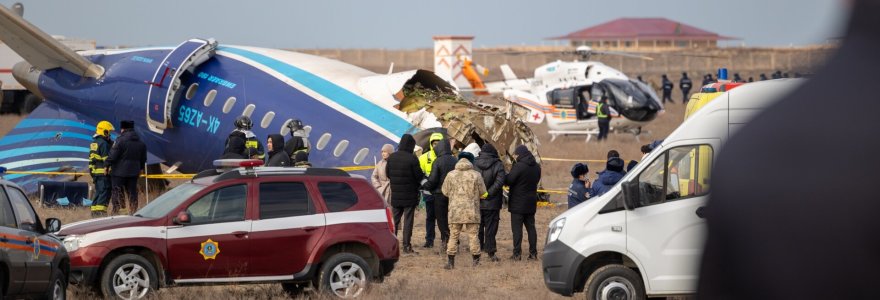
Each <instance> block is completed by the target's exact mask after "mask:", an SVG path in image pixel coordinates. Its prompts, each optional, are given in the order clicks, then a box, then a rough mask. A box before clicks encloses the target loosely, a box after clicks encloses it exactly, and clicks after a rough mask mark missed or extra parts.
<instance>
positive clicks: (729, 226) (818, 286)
mask: <svg viewBox="0 0 880 300" xmlns="http://www.w3.org/2000/svg"><path fill="white" fill-rule="evenodd" d="M847 3H848V6H850V7H851V19H850V22H849V28H848V29H847V30H846V36H845V37H844V38H843V41H842V42H840V43H839V48H838V49H837V51H836V52H837V53H835V54H833V55H832V56H831V57H830V58H829V59H828V60H827V61H826V62H825V63H824V67H821V68H820V69H819V70H818V72H817V74H816V75H815V77H813V78H811V79H809V82H806V83H803V84H802V85H800V86H799V87H798V88H796V89H793V90H792V91H791V92H789V93H787V96H785V97H783V98H782V99H780V100H777V101H773V102H772V103H773V104H772V105H770V106H768V107H767V108H765V109H762V111H761V112H760V114H757V115H756V116H755V117H754V119H753V120H752V121H750V122H749V123H748V124H746V125H744V126H742V128H741V129H740V130H739V131H738V132H737V133H735V134H734V135H733V136H732V137H731V139H730V141H729V142H726V143H724V148H723V149H721V151H720V152H719V154H718V159H717V163H716V164H714V167H715V170H714V171H713V172H712V189H713V190H712V191H711V195H712V196H711V198H710V199H709V200H708V202H707V204H706V208H705V210H704V216H705V217H706V220H707V225H708V227H707V229H708V232H707V233H708V234H707V237H706V246H705V250H704V251H705V252H704V253H703V255H702V259H703V261H702V266H701V267H700V269H701V271H700V276H699V277H700V278H699V285H698V288H697V296H698V298H699V299H832V298H833V299H875V297H877V289H876V286H875V285H876V282H877V277H878V275H877V270H878V269H880V239H878V238H877V232H878V229H880V218H878V217H877V212H878V211H880V201H877V200H878V197H877V195H878V193H877V167H880V157H878V156H877V153H876V152H877V151H876V150H877V149H878V148H880V139H878V138H877V131H878V129H880V125H878V123H877V122H876V121H874V120H876V115H877V111H878V110H880V102H878V101H876V98H874V97H871V96H866V95H871V94H873V93H875V92H876V91H875V89H874V87H876V85H877V83H876V81H877V80H876V75H875V73H876V70H877V69H878V67H880V56H877V53H878V51H880V18H878V17H877V16H878V15H880V1H867V0H861V1H860V0H856V1H849V2H847ZM774 76H775V75H774ZM830 86H832V87H834V88H832V89H829V88H828V87H830ZM768 87H769V86H768ZM829 99H849V100H850V101H848V102H847V105H849V106H850V107H853V108H857V109H850V110H847V112H846V113H829V105H828V100H829ZM766 100H771V99H766ZM817 115H819V116H823V117H822V119H821V121H817V120H816V118H815V116H817ZM771 128H772V130H768V129H771ZM817 140H818V141H822V142H821V143H816V141H817ZM791 149H798V151H791ZM842 149H845V153H841V150H842ZM829 154H830V155H829ZM818 157H830V158H831V159H833V163H829V164H822V168H821V171H817V170H816V165H815V164H811V163H805V162H809V161H815V160H816V158H818ZM780 158H784V159H780ZM770 166H772V170H773V171H772V177H770V178H768V177H766V176H755V174H756V171H763V170H767V169H768V167H770Z"/></svg>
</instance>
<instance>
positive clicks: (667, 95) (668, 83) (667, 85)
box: [661, 74, 675, 104]
mask: <svg viewBox="0 0 880 300" xmlns="http://www.w3.org/2000/svg"><path fill="white" fill-rule="evenodd" d="M661 82H662V85H663V104H666V101H667V100H668V101H669V103H674V102H673V101H672V88H674V87H675V85H673V84H672V80H669V77H666V74H663V77H662V79H661Z"/></svg>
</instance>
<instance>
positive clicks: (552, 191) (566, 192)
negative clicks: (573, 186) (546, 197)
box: [538, 190, 568, 194]
mask: <svg viewBox="0 0 880 300" xmlns="http://www.w3.org/2000/svg"><path fill="white" fill-rule="evenodd" d="M538 193H547V194H568V191H567V190H565V191H563V190H538Z"/></svg>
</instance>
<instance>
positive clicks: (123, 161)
mask: <svg viewBox="0 0 880 300" xmlns="http://www.w3.org/2000/svg"><path fill="white" fill-rule="evenodd" d="M119 127H120V129H121V130H120V134H119V138H117V139H116V142H115V143H113V147H111V148H110V155H109V156H107V160H106V163H107V164H108V165H110V176H111V178H110V180H111V183H112V185H113V192H112V202H113V208H112V213H113V214H114V215H115V214H117V213H118V212H119V209H120V208H122V209H124V208H125V206H126V203H125V202H126V201H125V196H126V194H127V195H128V214H130V215H133V214H134V213H135V212H136V211H137V209H138V191H137V182H138V176H140V175H141V172H142V171H143V169H144V164H146V163H147V145H145V144H144V142H142V141H141V138H140V137H139V136H138V135H137V133H136V132H135V131H134V121H128V120H126V121H122V122H120V124H119Z"/></svg>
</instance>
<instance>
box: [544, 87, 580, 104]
mask: <svg viewBox="0 0 880 300" xmlns="http://www.w3.org/2000/svg"><path fill="white" fill-rule="evenodd" d="M576 97H577V94H576V93H575V91H574V90H573V89H564V90H555V91H552V92H550V103H551V104H553V105H556V107H560V108H573V107H574V101H575V100H574V98H576Z"/></svg>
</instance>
